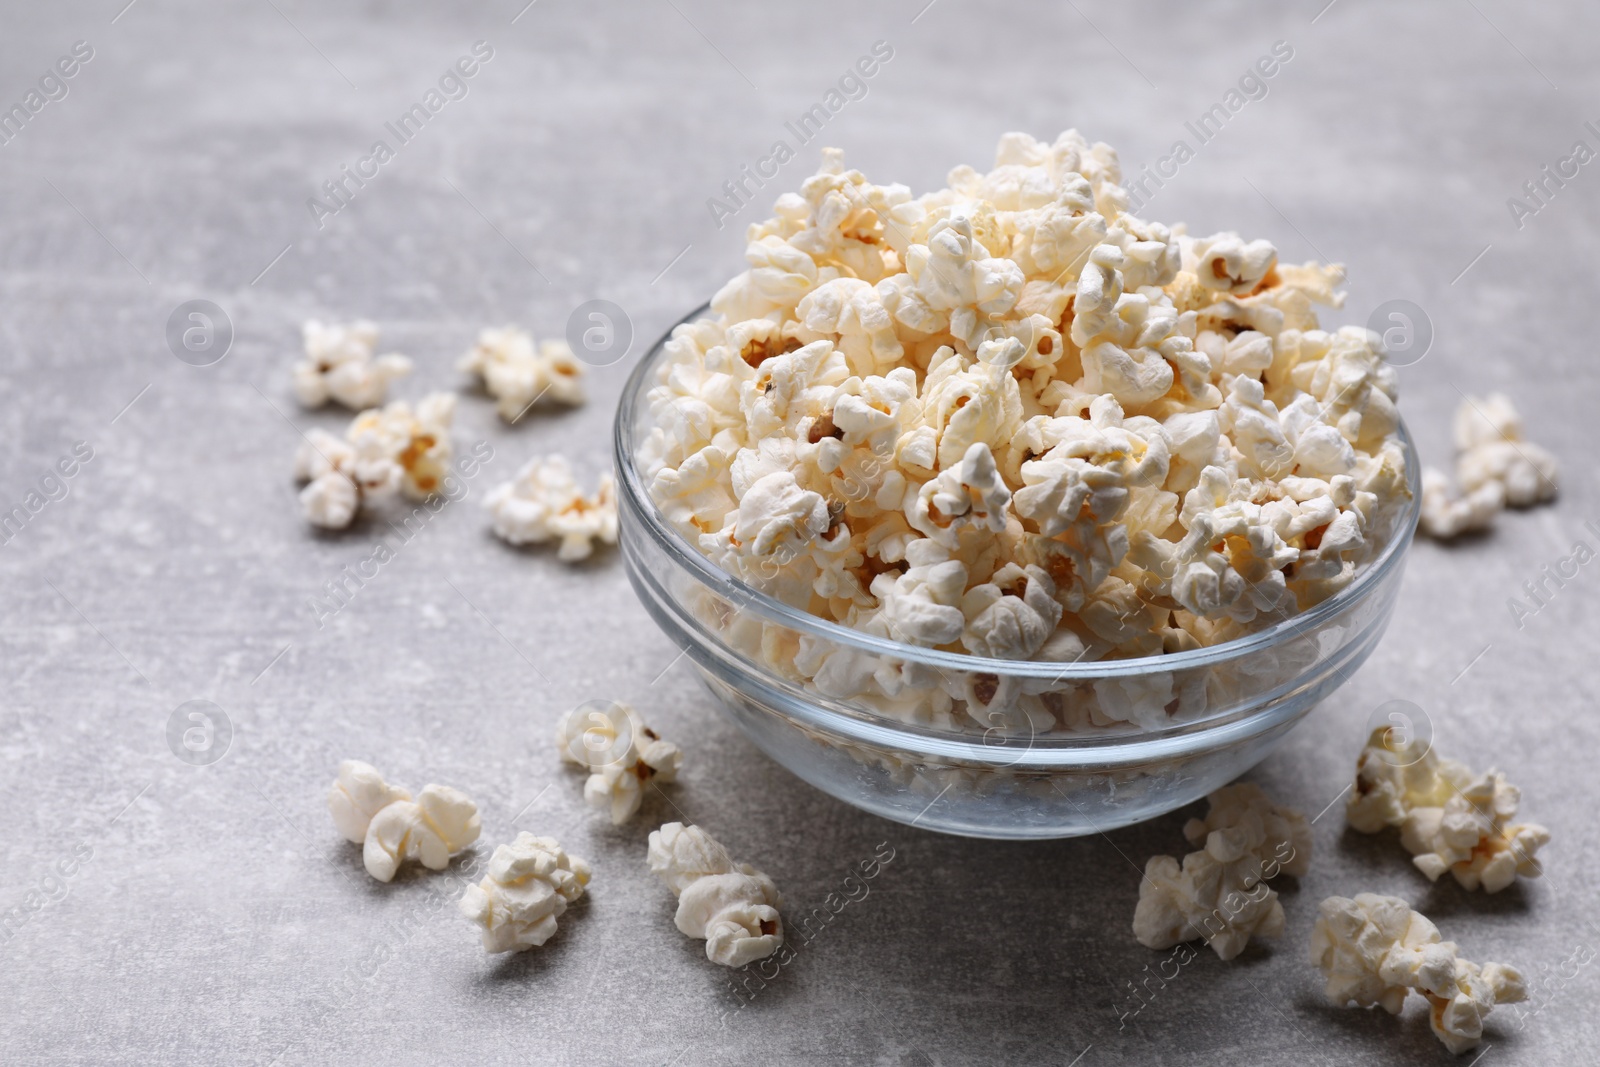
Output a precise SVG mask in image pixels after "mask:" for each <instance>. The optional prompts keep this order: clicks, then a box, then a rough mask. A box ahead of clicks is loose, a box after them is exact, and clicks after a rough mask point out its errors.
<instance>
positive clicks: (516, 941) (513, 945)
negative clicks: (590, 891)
mask: <svg viewBox="0 0 1600 1067" xmlns="http://www.w3.org/2000/svg"><path fill="white" fill-rule="evenodd" d="M590 877H591V875H590V870H589V865H588V864H587V863H585V862H584V861H583V860H581V859H578V858H577V857H576V856H568V855H567V854H566V853H565V852H563V851H562V850H561V846H560V845H559V844H558V843H557V842H556V840H555V838H553V837H535V836H534V835H533V834H530V833H526V832H524V833H520V834H518V835H517V838H516V840H515V841H512V842H510V843H509V844H504V845H498V846H496V847H495V850H494V853H493V854H492V855H491V856H490V857H489V873H488V874H486V875H484V876H483V880H482V881H480V882H479V883H478V884H477V885H469V886H467V889H466V892H465V893H463V894H462V896H461V900H460V901H459V902H458V904H457V908H458V910H459V911H460V912H461V914H462V916H463V917H465V918H466V919H467V921H469V922H471V923H474V924H475V925H477V926H478V927H479V928H480V932H481V933H482V935H483V948H484V951H485V952H521V951H522V950H523V949H527V948H535V947H537V946H539V945H542V944H544V943H545V942H546V941H548V940H550V938H551V937H552V936H553V935H554V934H555V932H556V920H557V919H559V918H561V916H562V915H563V914H564V913H565V912H566V910H567V905H569V904H572V903H574V902H576V901H577V900H578V898H579V897H581V896H583V891H584V889H585V888H586V887H587V886H588V884H589V880H590Z"/></svg>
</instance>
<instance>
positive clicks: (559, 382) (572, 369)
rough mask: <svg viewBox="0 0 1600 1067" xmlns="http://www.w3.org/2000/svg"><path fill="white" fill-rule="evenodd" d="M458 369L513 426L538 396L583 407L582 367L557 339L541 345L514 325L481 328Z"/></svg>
mask: <svg viewBox="0 0 1600 1067" xmlns="http://www.w3.org/2000/svg"><path fill="white" fill-rule="evenodd" d="M457 366H458V368H459V369H460V370H463V371H466V372H467V373H469V374H475V375H477V376H478V377H479V378H480V379H481V380H482V381H483V387H484V390H485V391H486V392H488V394H489V395H490V396H492V397H494V399H495V401H496V403H495V410H496V411H498V412H499V414H500V417H501V418H502V419H504V420H505V421H507V422H512V423H514V422H516V421H517V420H518V419H520V418H521V417H522V416H523V414H524V413H526V412H527V410H528V409H529V408H531V407H533V405H534V404H535V403H537V402H538V401H539V400H540V399H541V398H543V397H549V398H550V399H551V400H553V401H555V402H557V403H560V404H581V403H583V399H584V397H583V364H582V363H581V362H579V361H578V359H577V357H575V356H574V355H573V354H572V349H571V348H569V347H568V346H567V343H566V342H565V341H562V340H555V341H542V342H540V343H539V344H538V345H535V344H534V342H533V337H532V336H531V335H530V334H529V333H528V332H527V331H526V330H522V329H519V328H517V327H516V326H503V327H500V328H499V329H493V328H491V329H486V330H482V331H480V332H479V334H478V341H477V344H475V345H473V346H472V348H471V349H470V350H469V351H468V352H467V354H466V355H464V356H462V357H461V360H460V361H459V363H458V364H457Z"/></svg>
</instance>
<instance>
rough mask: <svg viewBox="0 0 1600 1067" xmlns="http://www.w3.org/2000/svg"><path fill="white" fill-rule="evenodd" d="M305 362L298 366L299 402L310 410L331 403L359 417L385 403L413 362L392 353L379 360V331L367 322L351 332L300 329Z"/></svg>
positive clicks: (312, 325)
mask: <svg viewBox="0 0 1600 1067" xmlns="http://www.w3.org/2000/svg"><path fill="white" fill-rule="evenodd" d="M300 332H301V335H302V337H303V338H304V340H305V358H304V359H301V360H299V361H298V362H296V363H295V365H294V369H293V372H292V374H293V385H294V396H295V399H296V400H298V401H300V403H301V405H303V406H304V407H308V408H319V407H321V406H322V405H324V404H326V403H327V402H328V401H329V400H333V401H335V402H337V403H340V404H343V405H344V406H345V407H347V408H351V409H353V410H355V411H360V410H361V409H363V408H370V407H376V406H378V405H379V404H381V403H383V400H384V396H385V395H386V394H387V393H388V391H389V383H390V382H392V381H394V380H395V379H397V378H403V377H405V376H406V375H408V374H410V373H411V361H410V360H409V359H407V358H406V357H405V356H401V355H397V354H394V353H390V354H389V355H384V356H377V357H374V356H373V354H372V350H373V348H374V347H375V346H376V345H377V343H378V327H377V326H375V325H374V324H372V323H370V322H367V321H366V320H364V319H363V320H360V321H357V322H353V323H351V324H350V325H348V326H340V325H337V324H333V323H327V324H324V323H321V322H318V321H317V320H316V319H312V320H310V321H309V322H307V323H305V325H303V326H302V327H301V328H300Z"/></svg>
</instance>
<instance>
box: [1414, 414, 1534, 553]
mask: <svg viewBox="0 0 1600 1067" xmlns="http://www.w3.org/2000/svg"><path fill="white" fill-rule="evenodd" d="M1454 429H1455V445H1456V479H1457V481H1459V482H1460V483H1461V488H1460V490H1459V491H1458V490H1456V489H1455V488H1453V487H1452V486H1451V484H1450V479H1449V478H1447V477H1446V476H1445V475H1444V474H1443V473H1441V472H1439V471H1434V470H1431V469H1430V470H1424V471H1423V472H1422V526H1421V529H1422V532H1423V533H1425V534H1427V535H1428V536H1429V537H1435V538H1438V539H1439V540H1449V539H1451V538H1453V537H1457V536H1459V535H1460V534H1463V533H1470V532H1473V531H1476V530H1485V529H1488V528H1489V526H1490V525H1491V524H1492V523H1493V521H1494V516H1495V515H1496V514H1498V513H1499V512H1500V511H1502V510H1504V509H1505V508H1507V507H1513V508H1527V507H1532V506H1533V505H1535V504H1541V503H1544V502H1545V501H1548V500H1554V499H1555V497H1556V494H1557V492H1558V491H1559V481H1560V473H1561V471H1560V464H1559V463H1558V462H1557V461H1556V458H1555V456H1553V455H1552V454H1551V453H1550V452H1549V451H1548V450H1546V449H1544V448H1541V447H1539V446H1538V445H1536V444H1534V443H1533V442H1532V441H1529V440H1528V439H1527V437H1526V436H1525V434H1524V433H1523V428H1522V416H1520V415H1518V414H1517V409H1516V408H1515V407H1514V406H1513V405H1512V403H1511V400H1510V398H1509V397H1507V396H1506V395H1505V394H1503V393H1491V394H1490V395H1489V396H1487V397H1467V398H1465V399H1464V400H1462V402H1461V406H1460V407H1458V408H1457V409H1456V416H1455V428H1454Z"/></svg>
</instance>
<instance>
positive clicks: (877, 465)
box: [638, 131, 1408, 732]
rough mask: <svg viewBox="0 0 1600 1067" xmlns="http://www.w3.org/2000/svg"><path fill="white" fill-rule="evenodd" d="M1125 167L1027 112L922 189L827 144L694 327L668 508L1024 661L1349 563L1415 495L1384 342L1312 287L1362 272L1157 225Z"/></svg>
mask: <svg viewBox="0 0 1600 1067" xmlns="http://www.w3.org/2000/svg"><path fill="white" fill-rule="evenodd" d="M1119 174H1120V171H1119V169H1118V164H1117V159H1116V154H1115V153H1114V152H1113V151H1112V150H1111V149H1110V148H1109V147H1108V146H1106V145H1104V144H1090V143H1089V142H1088V141H1086V140H1085V139H1084V138H1083V137H1082V136H1081V135H1079V134H1078V133H1077V132H1076V131H1068V132H1067V133H1064V134H1062V135H1061V136H1060V137H1058V138H1057V139H1056V140H1055V142H1053V143H1045V142H1040V141H1037V140H1035V139H1034V138H1032V137H1030V136H1028V135H1027V134H1020V133H1012V134H1006V135H1005V136H1004V137H1002V138H1001V140H1000V145H999V148H998V150H997V153H996V158H995V167H994V169H993V170H992V171H990V172H989V173H988V174H982V173H980V172H978V171H976V170H974V169H973V168H971V167H965V166H962V167H957V168H956V169H955V170H953V171H951V172H950V175H949V179H948V181H949V185H948V188H945V189H940V190H937V191H934V192H931V193H927V194H925V195H923V196H920V197H914V196H912V194H911V191H910V190H909V189H908V188H906V187H905V186H903V185H878V184H874V183H872V182H870V181H868V180H867V178H866V177H865V176H864V175H863V174H862V173H861V172H860V171H856V170H850V169H847V168H846V167H845V165H844V162H843V156H842V154H841V153H840V152H839V151H838V150H835V149H826V150H824V152H823V161H822V166H821V169H820V170H819V172H818V173H817V174H816V175H815V176H813V177H811V178H808V179H806V180H805V182H804V183H803V184H802V185H801V188H800V190H799V192H798V193H787V194H784V195H783V196H781V197H779V198H778V200H777V202H776V204H775V206H774V216H773V217H772V218H771V219H769V220H767V221H766V222H763V223H758V224H755V225H753V226H751V227H750V229H749V232H748V242H749V243H748V245H747V247H746V259H747V261H748V265H749V266H748V269H747V270H746V271H745V272H744V273H742V274H740V275H738V276H737V277H735V278H733V279H732V280H731V281H729V282H728V283H727V284H726V285H725V286H724V287H723V288H722V289H721V291H719V292H718V293H717V294H716V296H715V297H714V298H713V299H712V302H711V315H710V316H709V317H706V318H702V319H699V320H696V321H693V322H688V323H685V324H683V325H680V326H678V327H677V328H676V329H674V331H673V334H672V337H671V338H670V339H669V340H668V342H667V344H666V357H665V359H664V361H663V363H662V366H661V367H660V370H659V377H658V380H657V384H656V385H655V386H654V387H653V388H652V389H651V391H650V393H649V396H648V402H649V406H650V418H651V421H652V422H653V424H654V428H653V429H652V430H651V432H650V433H649V434H648V435H647V437H646V439H645V440H644V442H643V443H642V445H641V447H640V454H639V456H638V459H639V463H640V467H641V469H642V471H643V473H644V476H645V478H646V480H647V484H648V485H649V491H650V493H651V495H652V498H653V499H654V501H655V502H656V504H657V506H658V507H659V508H660V509H661V511H662V513H663V514H664V515H665V517H666V518H667V520H668V521H669V522H670V523H671V524H672V525H673V526H674V527H676V528H677V529H678V531H679V532H681V533H682V535H683V536H684V537H685V538H687V539H688V540H689V541H691V542H692V543H694V544H696V545H698V546H699V548H700V549H701V551H703V552H704V553H705V554H706V555H707V556H708V557H709V558H710V559H711V560H713V561H714V562H715V563H716V564H717V565H719V566H720V567H722V568H723V569H725V570H727V571H728V572H729V573H731V574H732V575H734V576H735V577H737V578H739V579H741V580H743V581H744V582H746V583H747V584H750V585H753V586H755V587H757V588H759V589H761V590H763V591H764V592H766V593H768V594H770V595H772V596H774V597H777V598H778V599H780V600H783V601H784V602H786V603H788V604H790V605H792V606H794V607H798V608H800V609H802V610H806V611H809V612H811V613H813V614H816V615H818V616H821V617H822V618H824V619H828V620H831V621H835V622H839V623H842V624H844V625H846V626H850V627H853V628H855V629H858V630H861V631H864V632H866V633H869V634H874V635H878V636H884V637H889V638H893V639H895V640H899V641H903V642H909V643H912V644H917V645H922V646H925V647H930V648H936V649H940V650H944V651H950V652H968V653H972V654H975V655H982V656H989V657H999V658H1007V659H1040V658H1043V659H1059V660H1095V659H1107V658H1121V657H1130V656H1144V655H1154V654H1160V653H1162V652H1163V651H1169V650H1171V651H1177V650H1182V649H1193V648H1199V647H1202V646H1206V645H1212V644H1216V643H1218V642H1221V641H1227V640H1231V639H1233V638H1236V637H1239V636H1241V635H1244V634H1248V633H1251V632H1253V631H1254V630H1258V629H1260V628H1263V627H1265V626H1268V625H1271V624H1272V623H1275V622H1278V621H1280V620H1281V619H1283V618H1284V617H1286V616H1288V615H1291V614H1293V613H1295V612H1298V611H1302V610H1304V609H1306V608H1309V607H1311V606H1312V605H1314V604H1316V603H1319V602H1321V601H1322V600H1325V599H1326V598H1328V597H1329V596H1332V595H1333V594H1334V593H1336V592H1338V591H1339V590H1340V589H1342V588H1344V587H1345V586H1347V585H1348V584H1349V583H1350V582H1351V581H1352V580H1353V579H1354V577H1355V575H1356V572H1357V569H1358V568H1359V567H1360V566H1362V565H1363V564H1364V563H1366V562H1368V561H1369V560H1371V559H1372V558H1373V557H1374V556H1375V555H1376V554H1377V553H1378V552H1379V551H1381V549H1382V548H1383V547H1384V545H1385V544H1386V543H1387V541H1388V539H1389V538H1390V537H1391V536H1392V534H1393V532H1394V529H1393V527H1394V526H1395V520H1396V518H1397V516H1398V514H1399V513H1400V512H1401V511H1402V510H1403V505H1404V503H1405V501H1406V500H1407V499H1408V489H1407V483H1406V476H1405V457H1404V453H1403V450H1402V445H1401V441H1400V437H1399V432H1398V431H1399V415H1398V412H1397V410H1396V407H1395V398H1396V376H1395V372H1394V370H1393V368H1391V367H1389V366H1388V365H1386V364H1385V362H1384V360H1383V356H1382V353H1381V349H1380V346H1379V343H1378V339H1377V336H1376V335H1375V334H1372V333H1370V332H1369V331H1366V330H1362V329H1357V328H1352V327H1345V328H1342V329H1340V330H1338V331H1336V332H1329V331H1325V330H1323V329H1321V328H1320V327H1319V325H1318V321H1317V317H1316V314H1315V312H1314V310H1313V305H1314V304H1325V305H1331V306H1334V307H1338V306H1340V304H1342V302H1343V297H1342V295H1341V294H1339V293H1337V292H1336V291H1335V286H1336V285H1337V284H1338V283H1339V282H1340V281H1341V280H1342V277H1343V270H1342V268H1340V267H1337V266H1324V265H1320V264H1315V263H1311V264H1306V265H1304V266H1298V267H1296V266H1290V265H1287V264H1283V263H1279V262H1278V261H1277V253H1276V251H1275V250H1274V249H1273V247H1272V245H1271V244H1270V243H1268V242H1266V241H1263V240H1246V239H1245V238H1243V237H1241V236H1239V235H1237V234H1233V233H1220V234H1215V235H1212V236H1210V237H1204V238H1191V237H1189V236H1188V235H1186V233H1185V232H1184V229H1183V227H1182V226H1176V227H1170V228H1169V227H1168V226H1165V225H1162V224H1161V223H1157V222H1152V221H1148V220H1144V219H1140V218H1137V217H1135V216H1133V215H1131V214H1129V213H1128V198H1127V194H1126V193H1125V192H1124V191H1123V190H1122V189H1121V188H1120V187H1119V185H1118V180H1119ZM800 643H801V646H802V648H801V654H800V655H798V656H796V655H794V651H793V649H792V648H791V647H790V646H791V645H792V644H793V641H792V639H791V640H785V639H783V638H782V637H781V636H780V637H777V638H776V639H774V640H771V641H766V640H762V641H760V642H756V644H758V645H759V647H760V648H761V650H762V652H763V653H764V654H766V655H769V656H774V655H775V656H778V657H780V659H781V663H782V667H783V669H784V671H785V672H786V673H788V672H791V671H792V670H794V669H796V668H798V669H799V670H800V671H801V672H802V674H803V680H805V681H808V682H810V683H811V684H812V685H813V686H814V687H816V688H818V689H820V690H823V691H825V692H826V693H827V694H828V695H830V696H834V697H840V698H851V699H857V700H860V701H863V702H866V703H870V704H875V705H876V706H879V707H881V708H883V709H884V710H885V711H886V712H887V713H889V714H893V715H896V716H898V717H901V718H906V719H909V720H911V721H914V722H931V723H935V724H938V725H941V726H965V727H968V728H974V729H984V728H989V727H991V725H992V723H993V722H994V721H995V719H996V718H999V719H1004V720H1006V721H1008V722H1014V723H1017V724H1019V725H1021V724H1026V728H1027V729H1030V730H1033V731H1035V732H1037V731H1038V730H1041V729H1042V730H1049V729H1052V728H1060V729H1068V728H1070V727H1069V724H1068V723H1066V722H1065V721H1063V719H1062V718H1061V714H1062V713H1060V712H1059V711H1051V710H1049V709H1048V708H1045V707H1044V706H1043V705H1042V704H1041V703H1040V701H1039V696H1038V694H1035V693H1026V692H1021V691H1016V689H1015V687H1012V688H1011V689H1007V690H1004V691H1001V690H998V689H995V688H993V687H988V686H972V685H968V684H966V683H965V682H962V683H960V684H954V683H951V684H946V683H945V682H944V681H942V680H941V679H939V678H936V677H931V676H918V677H916V678H911V677H908V673H907V672H906V671H905V670H902V669H900V668H899V667H898V666H895V665H892V664H890V665H885V664H883V663H869V662H867V661H866V657H863V656H860V655H859V654H857V653H854V652H851V651H848V650H841V651H838V652H837V653H834V654H828V653H826V652H824V651H822V650H820V649H819V648H818V643H817V642H815V641H813V640H810V639H807V638H802V639H801V642H800ZM814 650H815V651H814ZM791 663H792V664H793V665H794V666H793V667H791ZM802 664H803V666H802ZM946 676H947V677H948V672H946ZM1169 687H1170V686H1169ZM1103 688H1104V692H1103V693H1100V692H1097V693H1095V694H1091V698H1098V708H1097V710H1095V711H1092V712H1091V713H1090V715H1089V716H1088V718H1089V719H1090V720H1092V721H1093V722H1095V723H1096V724H1100V725H1104V724H1108V723H1112V722H1134V723H1135V724H1137V725H1139V726H1141V727H1148V728H1156V727H1159V726H1161V725H1164V724H1165V723H1166V722H1169V721H1170V720H1171V717H1172V714H1173V712H1172V711H1170V710H1164V709H1166V708H1167V706H1168V705H1172V704H1173V702H1174V698H1175V697H1176V696H1177V694H1175V693H1168V694H1167V695H1166V696H1165V697H1164V698H1163V700H1162V702H1161V703H1152V701H1153V700H1154V698H1155V697H1156V696H1158V695H1159V694H1157V693H1155V692H1154V691H1152V692H1151V693H1148V694H1145V693H1140V694H1137V695H1133V694H1129V693H1127V692H1124V691H1123V690H1119V689H1117V687H1116V686H1115V685H1109V684H1108V685H1107V686H1106V687H1103ZM1124 688H1125V687H1124ZM1196 695H1197V694H1194V693H1190V694H1188V695H1187V696H1186V697H1184V699H1183V700H1181V701H1178V703H1177V704H1176V705H1174V706H1182V707H1192V706H1193V705H1194V697H1195V696H1196Z"/></svg>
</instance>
